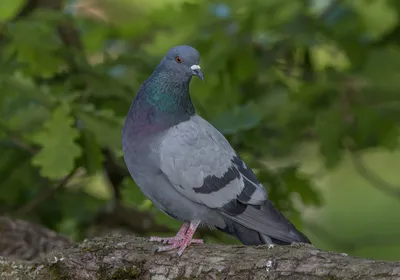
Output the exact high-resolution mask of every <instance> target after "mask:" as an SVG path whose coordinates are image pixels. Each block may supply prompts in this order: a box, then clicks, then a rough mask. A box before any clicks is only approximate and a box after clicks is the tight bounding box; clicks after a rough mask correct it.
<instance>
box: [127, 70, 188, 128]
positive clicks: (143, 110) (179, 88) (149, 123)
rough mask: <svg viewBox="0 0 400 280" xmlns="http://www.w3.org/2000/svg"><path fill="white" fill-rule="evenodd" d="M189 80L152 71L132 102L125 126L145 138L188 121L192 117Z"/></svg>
mask: <svg viewBox="0 0 400 280" xmlns="http://www.w3.org/2000/svg"><path fill="white" fill-rule="evenodd" d="M189 83H190V78H189V79H187V80H184V81H182V78H181V79H177V77H174V76H173V74H171V73H168V72H167V73H165V72H163V71H157V70H156V71H154V73H153V75H151V76H150V78H149V79H147V80H146V81H145V82H144V84H143V85H142V87H141V88H140V90H139V92H138V94H137V95H136V98H135V100H134V101H133V103H132V105H131V108H130V110H129V114H128V117H127V119H126V123H125V126H126V127H129V129H130V131H131V133H133V134H143V135H148V134H152V133H156V132H159V131H162V130H165V129H168V128H170V127H172V126H174V125H177V124H179V123H181V122H184V121H187V120H189V119H190V117H191V116H193V115H194V114H195V109H194V107H193V104H192V101H191V99H190V95H189Z"/></svg>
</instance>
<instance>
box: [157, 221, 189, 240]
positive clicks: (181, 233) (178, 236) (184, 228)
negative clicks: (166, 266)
mask: <svg viewBox="0 0 400 280" xmlns="http://www.w3.org/2000/svg"><path fill="white" fill-rule="evenodd" d="M188 228H189V223H188V222H185V223H184V224H183V225H182V226H181V228H180V229H179V231H178V233H177V234H176V236H173V237H158V236H152V237H150V242H162V243H164V244H167V243H170V242H171V241H174V240H176V239H182V238H183V237H184V236H185V234H186V231H187V229H188Z"/></svg>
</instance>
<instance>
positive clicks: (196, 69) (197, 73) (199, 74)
mask: <svg viewBox="0 0 400 280" xmlns="http://www.w3.org/2000/svg"><path fill="white" fill-rule="evenodd" d="M190 69H192V75H193V76H197V77H199V78H200V79H201V80H202V81H204V75H203V73H202V72H201V70H200V69H201V68H200V66H199V65H192V66H191V67H190Z"/></svg>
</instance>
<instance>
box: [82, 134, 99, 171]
mask: <svg viewBox="0 0 400 280" xmlns="http://www.w3.org/2000/svg"><path fill="white" fill-rule="evenodd" d="M81 134H82V146H83V149H84V154H83V162H84V166H85V168H86V170H87V172H88V174H90V175H93V174H95V173H96V172H97V171H99V170H100V169H101V168H102V161H103V154H102V153H101V147H100V145H99V143H98V142H97V140H96V137H95V136H94V134H93V132H91V131H89V130H87V129H82V131H81Z"/></svg>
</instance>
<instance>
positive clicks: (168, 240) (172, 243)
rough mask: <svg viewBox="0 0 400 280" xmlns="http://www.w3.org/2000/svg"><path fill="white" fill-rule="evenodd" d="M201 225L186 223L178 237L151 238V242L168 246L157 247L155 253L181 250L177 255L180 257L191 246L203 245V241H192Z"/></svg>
mask: <svg viewBox="0 0 400 280" xmlns="http://www.w3.org/2000/svg"><path fill="white" fill-rule="evenodd" d="M199 224H200V222H191V223H190V224H189V223H184V224H183V225H182V227H181V229H180V230H179V231H178V233H177V234H176V236H173V237H157V236H152V237H150V240H149V241H150V242H161V243H163V244H168V245H166V246H160V247H156V248H155V249H153V252H154V253H156V252H166V251H171V250H174V249H178V248H179V250H178V252H177V253H176V254H177V256H178V257H180V256H181V255H182V253H183V251H184V250H185V249H186V247H188V246H189V245H190V244H203V243H204V241H203V240H202V239H192V236H193V234H194V232H195V231H196V228H197V227H198V225H199Z"/></svg>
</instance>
